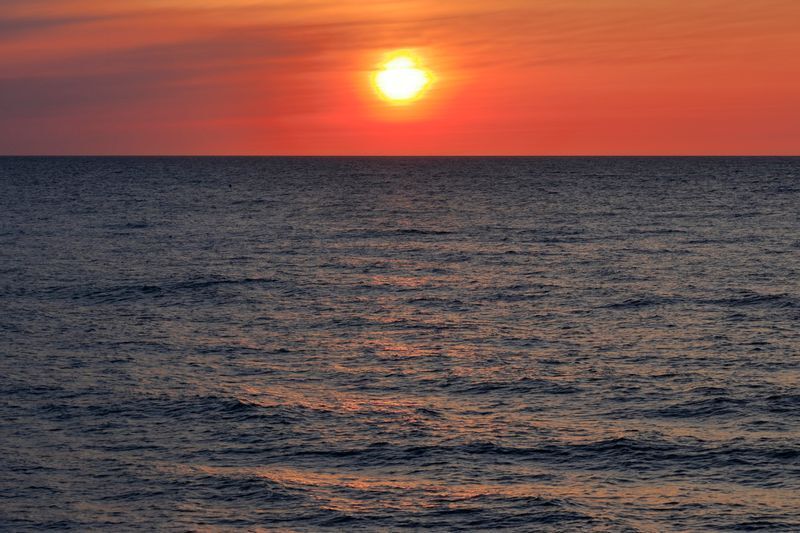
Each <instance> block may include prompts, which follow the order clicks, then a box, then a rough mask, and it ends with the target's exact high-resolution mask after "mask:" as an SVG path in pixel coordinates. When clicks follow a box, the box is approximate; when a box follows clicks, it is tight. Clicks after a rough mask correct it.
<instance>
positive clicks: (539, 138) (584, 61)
mask: <svg viewBox="0 0 800 533" xmlns="http://www.w3.org/2000/svg"><path fill="white" fill-rule="evenodd" d="M798 27H800V1H797V0H727V1H723V0H693V1H691V2H676V1H674V0H549V1H545V0H439V1H433V0H427V1H423V0H370V1H364V0H358V1H355V0H335V1H334V0H331V1H328V0H226V1H223V0H203V1H200V0H114V1H113V2H109V1H108V0H3V2H2V9H1V10H0V154H221V155H224V154H253V155H261V154H263V155H270V154H290V155H310V154H320V155H347V154H364V155H392V154H419V155H429V154H452V155H484V154H497V155H503V154H523V155H524V154H530V155H550V154H552V155H571V154H597V155H607V154H619V155H625V154H652V155H666V154H687V155H694V154H790V155H792V154H793V155H796V154H800V30H799V29H798ZM397 49H409V50H413V51H414V52H415V53H416V54H417V55H418V56H419V57H420V58H422V60H423V61H424V63H425V66H426V67H427V68H428V69H430V71H431V72H433V73H434V75H435V77H436V81H435V83H434V84H433V85H432V86H431V87H430V89H429V90H428V92H427V93H426V94H425V96H424V97H423V98H421V99H420V100H418V101H416V102H414V103H411V104H409V105H406V106H392V105H388V104H387V103H386V102H385V101H383V100H381V99H380V98H379V97H378V95H377V94H376V92H375V90H374V88H373V87H372V86H371V84H370V76H371V75H372V73H373V72H374V70H375V69H376V68H378V66H379V64H380V62H381V60H382V58H383V57H384V56H385V54H386V53H388V52H391V51H393V50H397Z"/></svg>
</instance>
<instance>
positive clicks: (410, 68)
mask: <svg viewBox="0 0 800 533" xmlns="http://www.w3.org/2000/svg"><path fill="white" fill-rule="evenodd" d="M374 81H375V87H376V88H377V89H378V91H379V92H380V94H381V96H383V97H384V98H386V99H387V100H390V101H392V102H398V103H400V102H409V101H412V100H414V99H416V98H417V97H419V96H420V95H421V94H422V91H423V90H424V89H425V88H426V87H427V86H428V84H429V83H430V82H431V76H430V74H428V73H427V72H426V71H424V70H422V69H421V68H419V67H418V66H417V63H416V61H414V60H413V59H412V58H411V57H408V56H399V57H395V58H394V59H392V60H391V61H388V62H387V63H385V64H384V65H383V68H382V70H380V71H379V72H378V73H377V74H375V78H374Z"/></svg>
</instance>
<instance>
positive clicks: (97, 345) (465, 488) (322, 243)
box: [0, 157, 800, 532]
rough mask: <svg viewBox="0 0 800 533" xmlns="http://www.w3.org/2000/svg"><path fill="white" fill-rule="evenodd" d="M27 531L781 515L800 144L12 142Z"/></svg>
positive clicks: (411, 526)
mask: <svg viewBox="0 0 800 533" xmlns="http://www.w3.org/2000/svg"><path fill="white" fill-rule="evenodd" d="M44 529H55V530H73V531H134V530H141V531H287V532H289V531H327V530H330V531H406V530H416V531H423V530H433V531H470V532H471V531H545V532H547V531H554V532H555V531H558V532H561V531H577V532H582V531H601V532H602V531H606V532H635V531H641V532H668V531H753V530H768V531H800V158H778V157H775V158H749V157H748V158H743V157H739V158H727V157H708V158H681V157H675V158H669V157H665V158H616V157H607V158H590V157H575V158H548V157H539V158H526V157H516V158H504V157H495V158H484V157H466V158H448V157H441V158H413V157H409V158H403V157H376V158H357V157H353V158H351V157H335V158H284V157H267V158H216V157H197V158H182V157H143V158H111V157H108V158H95V157H85V158H71V157H64V158H58V157H56V158H53V157H51V158H37V157H30V158H25V157H17V158H11V157H9V158H2V159H0V530H3V531H39V530H44Z"/></svg>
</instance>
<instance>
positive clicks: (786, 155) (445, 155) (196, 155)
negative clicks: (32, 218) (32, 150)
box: [0, 153, 800, 158]
mask: <svg viewBox="0 0 800 533" xmlns="http://www.w3.org/2000/svg"><path fill="white" fill-rule="evenodd" d="M0 157H2V158H15V157H16V158H23V157H42V158H58V157H92V158H103V157H107V158H113V157H117V158H119V157H138V158H147V157H151V158H156V157H175V158H178V157H184V158H189V157H197V158H202V157H208V158H212V157H215V158H224V157H229V158H236V157H238V158H323V157H328V158H346V157H357V158H370V157H373V158H390V157H407V158H436V157H439V158H492V157H494V158H501V157H505V158H515V157H516V158H558V157H561V158H569V157H574V158H578V157H583V158H586V157H598V158H601V157H608V158H621V157H631V158H633V157H646V158H674V157H685V158H690V157H696V158H704V157H706V158H710V157H742V158H745V157H800V153H796V154H124V153H122V154H0Z"/></svg>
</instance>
